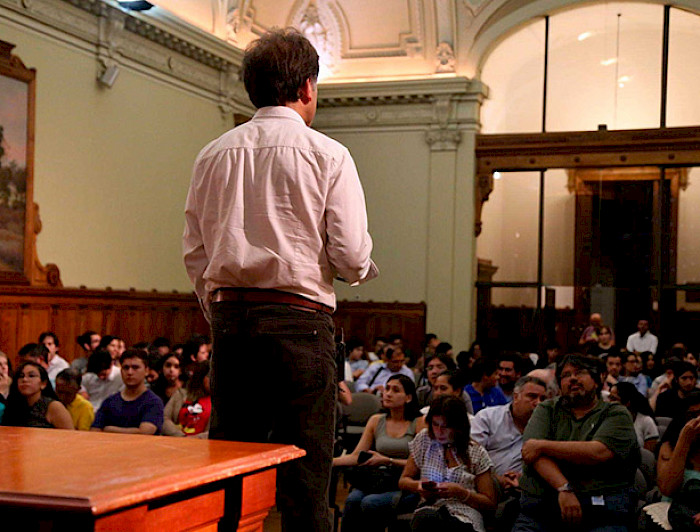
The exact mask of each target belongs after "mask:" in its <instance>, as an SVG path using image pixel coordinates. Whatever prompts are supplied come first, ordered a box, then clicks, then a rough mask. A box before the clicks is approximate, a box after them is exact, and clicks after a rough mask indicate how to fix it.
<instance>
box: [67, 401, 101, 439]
mask: <svg viewBox="0 0 700 532" xmlns="http://www.w3.org/2000/svg"><path fill="white" fill-rule="evenodd" d="M68 412H69V413H70V417H71V418H72V419H73V426H74V427H75V428H76V429H77V430H90V427H91V426H92V422H93V421H95V410H94V409H93V408H92V405H91V404H90V401H88V400H87V399H85V397H83V396H82V395H80V394H78V395H76V396H75V399H73V402H72V403H71V404H69V405H68Z"/></svg>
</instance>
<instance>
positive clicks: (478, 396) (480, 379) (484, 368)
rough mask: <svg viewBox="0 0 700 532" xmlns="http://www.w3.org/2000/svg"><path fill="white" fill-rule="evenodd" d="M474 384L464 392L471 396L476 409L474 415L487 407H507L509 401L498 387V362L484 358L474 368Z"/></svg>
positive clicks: (469, 385) (468, 386)
mask: <svg viewBox="0 0 700 532" xmlns="http://www.w3.org/2000/svg"><path fill="white" fill-rule="evenodd" d="M471 372H472V383H471V384H468V385H467V386H466V387H465V388H464V390H465V391H466V392H467V393H468V394H469V397H470V398H471V400H472V406H473V407H474V414H477V413H478V412H479V410H481V409H482V408H486V407H487V406H498V405H505V404H507V403H508V399H506V396H505V395H503V392H502V391H501V389H500V388H499V387H498V377H499V370H498V362H497V361H496V360H493V359H492V358H489V357H482V358H480V359H479V360H477V361H476V362H475V363H474V366H473V367H472V370H471Z"/></svg>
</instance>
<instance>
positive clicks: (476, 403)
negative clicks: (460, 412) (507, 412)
mask: <svg viewBox="0 0 700 532" xmlns="http://www.w3.org/2000/svg"><path fill="white" fill-rule="evenodd" d="M464 391H465V392H467V393H468V394H469V397H471V400H472V406H473V407H474V414H475V415H476V413H477V412H478V411H479V410H481V409H482V408H486V407H487V406H498V405H505V404H508V398H507V397H506V396H505V395H504V393H503V390H501V389H500V388H499V387H498V386H494V387H493V388H491V389H489V390H488V391H487V392H486V393H485V394H484V395H481V394H480V393H479V392H477V391H476V390H475V389H474V386H472V385H471V384H467V385H466V386H465V387H464Z"/></svg>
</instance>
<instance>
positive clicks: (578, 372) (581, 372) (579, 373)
mask: <svg viewBox="0 0 700 532" xmlns="http://www.w3.org/2000/svg"><path fill="white" fill-rule="evenodd" d="M590 374H591V373H590V371H588V370H587V369H577V370H574V371H565V372H564V373H562V374H561V379H562V380H564V379H570V378H571V377H576V378H578V377H582V376H583V375H590Z"/></svg>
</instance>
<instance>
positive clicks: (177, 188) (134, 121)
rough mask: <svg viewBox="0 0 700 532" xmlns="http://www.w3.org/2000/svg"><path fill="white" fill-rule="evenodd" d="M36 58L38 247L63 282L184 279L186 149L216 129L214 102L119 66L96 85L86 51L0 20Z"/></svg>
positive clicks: (193, 149) (148, 285)
mask: <svg viewBox="0 0 700 532" xmlns="http://www.w3.org/2000/svg"><path fill="white" fill-rule="evenodd" d="M0 35H2V38H3V39H4V40H7V41H9V42H11V43H14V44H16V45H17V48H15V50H14V53H15V54H16V55H18V56H19V57H20V58H21V59H22V60H23V61H24V63H25V65H27V66H28V67H34V68H36V69H37V95H36V102H37V106H36V109H37V115H36V152H35V195H34V199H35V201H36V202H37V203H38V204H39V207H40V212H41V219H42V222H43V231H42V232H41V234H40V235H39V238H38V253H39V259H40V260H41V261H42V262H43V263H48V262H52V263H55V264H57V265H58V266H59V268H60V270H61V277H62V280H63V283H64V285H66V286H78V285H86V286H88V287H91V288H102V287H105V286H111V287H113V288H115V289H117V288H129V287H134V288H137V289H143V290H150V289H153V288H156V289H158V290H172V289H177V290H184V291H186V290H191V285H190V283H189V280H188V279H187V276H186V274H185V271H184V267H183V265H182V259H181V250H180V240H181V235H182V228H183V221H184V215H183V207H184V201H185V195H186V193H187V187H188V184H189V176H190V171H191V168H192V163H193V161H194V158H195V156H196V154H197V152H198V150H199V149H200V148H201V147H202V146H203V145H204V144H205V143H206V142H208V141H209V140H211V139H213V138H215V137H216V136H218V135H220V134H221V133H222V132H223V131H225V130H226V129H228V127H230V125H231V124H227V123H226V122H225V121H224V120H223V118H222V115H221V114H220V112H219V110H218V108H217V106H216V104H215V103H213V102H211V101H207V100H205V99H204V98H201V97H199V96H195V95H192V94H190V93H187V92H185V91H183V90H181V89H177V88H174V87H172V86H169V85H166V84H164V83H162V82H159V81H156V80H154V79H152V78H149V77H147V76H145V75H143V74H140V73H137V72H134V71H132V70H130V69H129V68H128V67H122V68H121V73H120V75H119V77H118V79H117V81H116V83H115V84H114V87H113V88H112V89H102V88H100V87H98V85H97V82H96V80H95V75H96V71H97V65H96V60H95V57H94V55H90V54H87V53H84V52H82V51H80V50H78V49H76V48H75V47H72V46H70V45H68V44H63V43H59V42H57V41H55V40H53V39H50V38H48V37H45V36H42V35H36V34H33V33H31V32H30V31H29V30H24V29H20V28H18V27H16V26H11V25H9V23H5V22H4V21H0Z"/></svg>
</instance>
